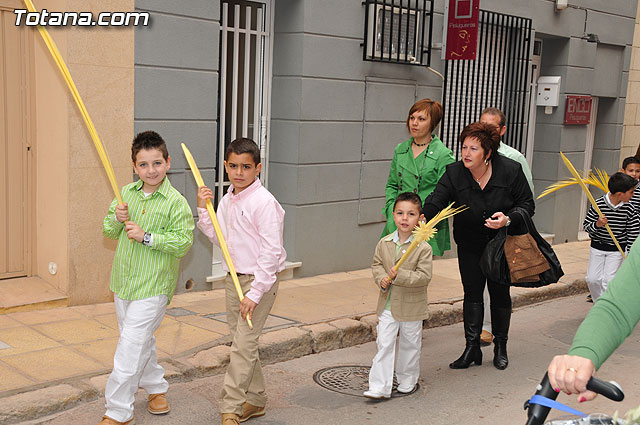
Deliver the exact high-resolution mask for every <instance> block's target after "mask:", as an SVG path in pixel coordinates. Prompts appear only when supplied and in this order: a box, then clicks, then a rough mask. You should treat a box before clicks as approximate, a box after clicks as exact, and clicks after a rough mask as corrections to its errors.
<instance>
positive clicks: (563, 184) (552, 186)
mask: <svg viewBox="0 0 640 425" xmlns="http://www.w3.org/2000/svg"><path fill="white" fill-rule="evenodd" d="M574 184H578V181H577V180H576V179H575V177H572V178H571V179H569V180H560V181H559V182H556V183H553V184H550V185H549V186H547V188H546V189H545V190H543V191H542V193H541V194H540V195H539V196H538V199H540V198H542V197H544V196H547V195H549V194H551V193H553V192H555V191H556V190H559V189H564V188H565V187H569V186H573V185H574Z"/></svg>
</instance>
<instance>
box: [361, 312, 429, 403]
mask: <svg viewBox="0 0 640 425" xmlns="http://www.w3.org/2000/svg"><path fill="white" fill-rule="evenodd" d="M398 331H399V332H400V338H399V340H398V356H397V360H396V337H397V336H398ZM376 344H377V345H378V352H377V354H376V356H375V357H374V358H373V363H372V365H371V372H370V373H369V391H373V392H375V393H378V394H383V395H391V387H392V386H393V366H394V364H395V366H396V368H395V371H396V376H397V378H398V390H400V391H404V392H409V391H411V390H412V389H413V387H414V386H415V385H416V383H417V382H418V377H419V376H420V350H421V348H422V320H418V321H415V322H398V321H397V320H395V319H394V318H393V315H392V314H391V311H389V310H384V311H383V312H382V314H380V315H379V316H378V338H377V339H376Z"/></svg>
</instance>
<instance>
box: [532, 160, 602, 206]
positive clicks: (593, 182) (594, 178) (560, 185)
mask: <svg viewBox="0 0 640 425" xmlns="http://www.w3.org/2000/svg"><path fill="white" fill-rule="evenodd" d="M594 171H595V173H594ZM594 171H592V172H590V173H589V176H588V177H583V178H582V179H581V180H582V182H583V183H584V184H588V185H590V186H594V187H597V188H598V189H600V190H602V191H603V192H604V193H607V192H608V191H609V189H608V188H607V186H608V185H609V175H608V174H607V172H606V171H603V170H600V169H598V168H595V169H594ZM574 184H578V185H579V183H578V180H577V179H576V178H575V177H571V178H570V179H569V180H560V181H559V182H556V183H553V184H551V185H549V186H547V188H546V189H545V190H543V191H542V193H541V194H540V195H539V196H538V199H540V198H542V197H545V196H547V195H549V194H551V193H553V192H555V191H556V190H559V189H564V188H565V187H569V186H573V185H574Z"/></svg>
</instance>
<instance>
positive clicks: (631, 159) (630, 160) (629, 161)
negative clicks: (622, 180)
mask: <svg viewBox="0 0 640 425" xmlns="http://www.w3.org/2000/svg"><path fill="white" fill-rule="evenodd" d="M629 164H640V159H638V158H636V157H635V156H628V157H626V158H625V159H624V161H622V169H623V170H626V169H627V167H628V166H629Z"/></svg>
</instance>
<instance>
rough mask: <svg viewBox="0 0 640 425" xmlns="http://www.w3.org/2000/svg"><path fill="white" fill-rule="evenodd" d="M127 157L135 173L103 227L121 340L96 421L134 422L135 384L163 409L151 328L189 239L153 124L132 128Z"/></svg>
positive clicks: (188, 224) (154, 409)
mask: <svg viewBox="0 0 640 425" xmlns="http://www.w3.org/2000/svg"><path fill="white" fill-rule="evenodd" d="M131 159H132V161H133V170H134V171H135V173H136V174H138V176H140V180H138V181H137V182H133V183H130V184H128V185H126V186H124V187H123V188H122V192H121V193H122V200H123V201H124V204H123V205H118V201H117V200H116V199H114V200H113V202H111V206H110V207H109V212H108V214H107V216H106V217H105V219H104V223H103V226H102V233H103V234H104V235H105V236H106V237H108V238H111V239H117V240H118V247H117V248H116V255H115V257H114V259H113V267H112V269H111V285H110V289H111V291H113V302H114V304H115V308H116V318H117V319H118V328H119V329H120V340H119V341H118V347H117V348H116V353H115V355H114V357H113V371H112V372H111V375H109V380H108V381H107V385H106V388H105V391H104V395H105V399H106V408H107V412H106V414H105V415H104V416H103V418H102V421H101V422H100V424H99V425H130V424H133V423H134V418H133V403H134V400H135V394H136V391H138V387H140V388H143V389H144V390H145V391H146V392H147V394H148V395H149V397H148V404H147V410H148V411H149V413H151V414H154V415H161V414H165V413H168V412H169V403H168V401H167V398H166V396H165V394H166V392H167V389H168V387H169V384H168V383H167V381H166V380H165V379H164V369H163V368H162V366H160V365H159V364H158V355H157V352H156V339H155V337H154V336H153V333H154V332H155V330H156V329H158V327H159V326H160V323H161V322H162V319H163V317H164V313H165V311H166V309H167V304H168V303H169V302H170V301H171V297H173V292H174V290H175V288H176V281H177V280H178V270H179V266H180V258H182V257H183V256H184V255H185V254H186V253H187V251H189V248H190V247H191V244H192V243H193V228H194V225H193V215H192V213H191V208H189V204H188V203H187V200H186V199H185V198H184V196H182V195H181V194H180V192H178V191H177V190H176V189H174V188H173V186H171V183H170V182H169V179H168V178H167V177H166V174H167V171H169V168H171V158H170V157H169V152H168V151H167V145H166V144H165V142H164V140H163V139H162V137H160V135H159V134H158V133H156V132H154V131H145V132H142V133H139V134H138V135H136V137H135V139H133V144H132V146H131Z"/></svg>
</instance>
